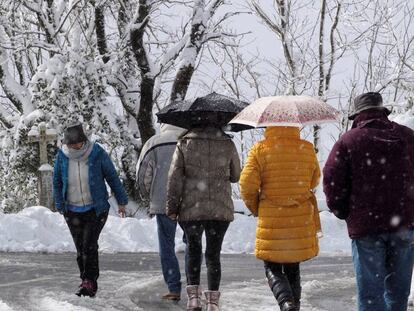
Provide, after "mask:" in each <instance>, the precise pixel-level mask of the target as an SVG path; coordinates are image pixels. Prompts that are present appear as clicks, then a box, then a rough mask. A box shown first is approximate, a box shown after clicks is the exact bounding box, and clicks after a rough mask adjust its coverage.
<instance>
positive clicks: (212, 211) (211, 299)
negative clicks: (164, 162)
mask: <svg viewBox="0 0 414 311" xmlns="http://www.w3.org/2000/svg"><path fill="white" fill-rule="evenodd" d="M239 177H240V160H239V156H238V154H237V149H236V146H235V145H234V143H233V141H232V140H231V137H230V136H228V135H226V134H225V133H224V132H223V131H222V130H221V129H219V128H215V127H205V128H193V129H191V130H190V131H188V132H187V133H186V134H185V135H183V136H182V137H181V138H180V139H179V140H178V143H177V147H176V149H175V152H174V156H173V161H172V164H171V167H170V171H169V175H168V186H167V215H168V216H169V217H170V218H171V219H173V220H175V219H178V221H179V223H180V225H181V227H182V228H183V229H184V232H185V235H186V238H187V251H188V267H187V271H186V272H187V283H188V285H187V287H186V291H187V296H188V302H187V310H191V311H201V298H200V296H201V290H200V271H201V261H202V242H201V241H202V235H203V232H205V233H206V243H207V245H206V251H205V259H206V265H207V280H208V290H207V291H205V293H204V294H205V297H206V300H207V311H218V310H219V298H220V292H219V287H220V280H221V263H220V252H221V246H222V243H223V239H224V236H225V233H226V231H227V229H228V227H229V224H230V222H231V221H233V220H234V214H233V213H234V206H233V201H232V196H231V193H232V190H231V183H236V182H237V181H238V180H239Z"/></svg>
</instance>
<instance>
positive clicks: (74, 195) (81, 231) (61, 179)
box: [53, 124, 128, 297]
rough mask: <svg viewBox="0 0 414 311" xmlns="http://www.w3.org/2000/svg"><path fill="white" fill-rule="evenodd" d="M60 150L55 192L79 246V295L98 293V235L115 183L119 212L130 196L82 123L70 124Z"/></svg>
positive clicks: (103, 151)
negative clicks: (108, 187) (109, 194)
mask: <svg viewBox="0 0 414 311" xmlns="http://www.w3.org/2000/svg"><path fill="white" fill-rule="evenodd" d="M63 144H64V145H63V147H62V148H61V149H60V150H59V151H58V154H57V157H56V161H55V167H54V174H53V194H54V199H55V205H56V208H57V210H58V211H59V212H60V213H61V214H63V215H64V217H65V220H66V223H67V224H68V227H69V230H70V233H71V235H72V238H73V241H74V243H75V246H76V251H77V262H78V266H79V271H80V278H81V279H82V283H81V285H80V286H79V290H78V291H77V293H76V294H77V295H78V296H90V297H93V296H95V294H96V292H97V290H98V283H97V279H98V277H99V260H98V239H99V235H100V233H101V231H102V229H103V227H104V225H105V222H106V219H107V218H108V211H109V207H110V205H109V203H108V190H107V187H106V184H105V181H106V182H107V183H108V184H109V186H110V187H111V189H112V191H113V193H114V195H115V198H116V200H117V202H118V206H119V213H120V214H121V216H124V215H125V209H126V205H127V204H128V196H127V194H126V192H125V190H124V187H123V186H122V183H121V181H120V179H119V177H118V174H117V172H116V170H115V167H114V164H113V163H112V161H111V159H110V157H109V155H108V154H107V153H106V151H105V150H104V149H103V148H102V147H101V146H99V145H98V144H97V143H92V142H91V141H89V140H88V138H87V137H86V135H85V133H84V131H83V127H82V124H75V125H71V126H69V127H67V128H66V129H65V131H64V139H63Z"/></svg>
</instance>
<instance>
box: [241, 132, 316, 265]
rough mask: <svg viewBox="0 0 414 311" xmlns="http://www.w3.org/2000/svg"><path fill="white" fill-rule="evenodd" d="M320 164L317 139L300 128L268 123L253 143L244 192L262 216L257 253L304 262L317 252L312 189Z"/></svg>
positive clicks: (247, 201) (278, 260)
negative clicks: (311, 139)
mask: <svg viewBox="0 0 414 311" xmlns="http://www.w3.org/2000/svg"><path fill="white" fill-rule="evenodd" d="M319 178H320V169H319V163H318V160H317V157H316V154H315V151H314V148H313V145H312V144H311V143H309V142H307V141H305V140H302V139H300V133H299V128H296V127H269V128H267V129H266V132H265V139H264V140H262V141H260V142H258V143H257V144H256V145H254V146H253V148H252V149H251V151H250V153H249V156H248V159H247V163H246V165H245V167H244V169H243V172H242V175H241V178H240V188H241V195H242V198H243V200H244V202H245V204H246V205H247V207H248V208H249V209H250V211H251V212H252V213H253V215H255V216H258V217H259V219H258V223H257V231H256V257H257V258H260V259H262V260H265V261H270V262H276V263H293V262H301V261H304V260H308V259H310V258H313V257H315V256H316V255H317V254H318V251H319V246H318V238H317V232H318V231H320V229H321V228H320V220H319V213H318V209H317V206H316V199H315V196H314V195H313V193H312V192H311V190H312V189H313V188H315V187H316V186H317V184H318V182H319Z"/></svg>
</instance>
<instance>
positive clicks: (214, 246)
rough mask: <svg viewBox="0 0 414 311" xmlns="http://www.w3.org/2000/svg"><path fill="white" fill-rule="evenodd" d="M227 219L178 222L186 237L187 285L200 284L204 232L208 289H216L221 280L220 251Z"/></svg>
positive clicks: (227, 223)
mask: <svg viewBox="0 0 414 311" xmlns="http://www.w3.org/2000/svg"><path fill="white" fill-rule="evenodd" d="M229 224H230V223H229V222H227V221H216V220H204V221H183V222H180V225H181V227H182V228H183V229H184V232H185V236H186V238H187V254H188V267H187V269H186V271H187V283H188V285H200V272H201V262H202V250H203V246H202V243H201V241H202V236H203V231H204V230H205V232H206V243H207V245H206V253H205V258H206V265H207V282H208V289H209V290H213V291H217V290H218V289H219V287H220V281H221V263H220V252H221V245H222V244H223V239H224V235H225V234H226V231H227V228H228V227H229Z"/></svg>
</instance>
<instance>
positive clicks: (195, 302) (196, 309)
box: [186, 285, 201, 311]
mask: <svg viewBox="0 0 414 311" xmlns="http://www.w3.org/2000/svg"><path fill="white" fill-rule="evenodd" d="M186 290H187V296H188V301H187V311H201V298H200V286H199V285H188V286H187V287H186Z"/></svg>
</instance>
